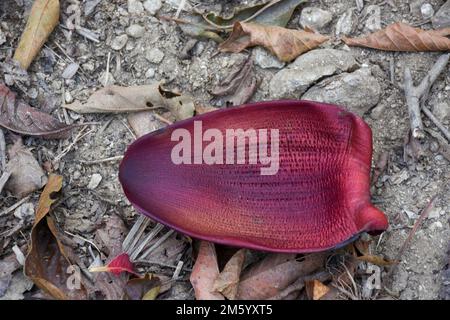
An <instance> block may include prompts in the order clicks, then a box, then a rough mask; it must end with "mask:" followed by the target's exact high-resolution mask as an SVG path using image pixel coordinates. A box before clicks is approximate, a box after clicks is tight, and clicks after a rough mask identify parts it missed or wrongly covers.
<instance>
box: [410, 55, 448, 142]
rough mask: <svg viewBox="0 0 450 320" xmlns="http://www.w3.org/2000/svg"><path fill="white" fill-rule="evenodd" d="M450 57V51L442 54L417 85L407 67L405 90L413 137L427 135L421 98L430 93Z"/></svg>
mask: <svg viewBox="0 0 450 320" xmlns="http://www.w3.org/2000/svg"><path fill="white" fill-rule="evenodd" d="M449 59H450V54H449V53H447V54H443V55H441V56H440V57H439V58H438V59H437V61H436V63H435V64H434V65H433V67H431V69H430V71H429V72H428V74H427V75H426V76H425V78H423V79H422V81H421V82H420V84H419V85H418V86H417V87H415V86H414V84H413V80H412V76H411V71H410V70H409V68H408V67H406V68H405V73H404V78H403V81H404V91H405V96H406V104H407V106H408V113H409V121H410V125H411V133H412V136H413V138H417V139H423V138H424V137H425V134H424V129H423V123H422V117H421V115H420V100H421V99H422V98H423V97H424V96H425V95H426V94H427V93H428V91H429V90H430V88H431V86H432V85H433V83H434V82H435V81H436V79H437V78H438V77H439V75H440V74H441V72H442V70H444V68H445V66H446V65H447V63H448V61H449Z"/></svg>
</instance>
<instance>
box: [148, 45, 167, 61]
mask: <svg viewBox="0 0 450 320" xmlns="http://www.w3.org/2000/svg"><path fill="white" fill-rule="evenodd" d="M145 58H146V59H147V60H148V61H150V62H151V63H160V62H161V61H162V60H163V59H164V52H162V51H161V50H159V49H158V48H153V49H150V50H149V51H147V53H146V54H145Z"/></svg>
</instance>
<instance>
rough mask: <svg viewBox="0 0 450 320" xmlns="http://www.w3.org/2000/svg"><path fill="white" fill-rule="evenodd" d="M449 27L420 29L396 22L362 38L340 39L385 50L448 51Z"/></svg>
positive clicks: (449, 42) (350, 43)
mask: <svg viewBox="0 0 450 320" xmlns="http://www.w3.org/2000/svg"><path fill="white" fill-rule="evenodd" d="M449 35H450V28H444V29H439V30H422V29H419V28H414V27H411V26H409V25H407V24H404V23H401V22H396V23H394V24H391V25H389V26H387V27H386V28H384V29H382V30H379V31H377V32H374V33H371V34H369V35H367V36H365V37H362V38H347V37H344V38H342V40H343V41H344V42H345V43H346V44H347V45H349V46H359V47H368V48H373V49H379V50H387V51H448V50H450V39H449V38H448V37H447V36H449Z"/></svg>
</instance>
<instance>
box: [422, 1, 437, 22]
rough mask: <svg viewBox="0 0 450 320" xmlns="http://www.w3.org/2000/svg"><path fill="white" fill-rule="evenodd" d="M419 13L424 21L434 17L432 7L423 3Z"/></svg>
mask: <svg viewBox="0 0 450 320" xmlns="http://www.w3.org/2000/svg"><path fill="white" fill-rule="evenodd" d="M420 13H421V14H422V18H424V19H431V17H433V16H434V9H433V6H432V5H431V4H429V3H424V4H423V5H422V6H421V7H420Z"/></svg>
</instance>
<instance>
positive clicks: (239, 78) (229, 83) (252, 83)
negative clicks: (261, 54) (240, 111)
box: [211, 58, 258, 107]
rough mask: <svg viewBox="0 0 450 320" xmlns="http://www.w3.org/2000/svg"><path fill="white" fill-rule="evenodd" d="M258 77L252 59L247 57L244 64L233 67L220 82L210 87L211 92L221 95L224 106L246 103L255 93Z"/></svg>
mask: <svg viewBox="0 0 450 320" xmlns="http://www.w3.org/2000/svg"><path fill="white" fill-rule="evenodd" d="M257 87H258V79H257V78H256V76H255V73H254V70H253V60H252V59H250V58H249V59H247V61H245V63H244V65H242V66H239V67H237V68H235V69H234V70H233V71H232V72H231V73H230V74H229V75H228V76H227V77H226V78H225V79H224V80H223V81H222V82H221V83H220V85H218V86H216V87H215V88H213V89H212V91H211V94H213V95H214V96H219V97H221V100H222V104H223V105H225V106H227V107H228V106H238V105H241V104H244V103H246V102H247V101H248V100H250V98H251V97H252V96H253V94H254V93H255V91H256V89H257Z"/></svg>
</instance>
